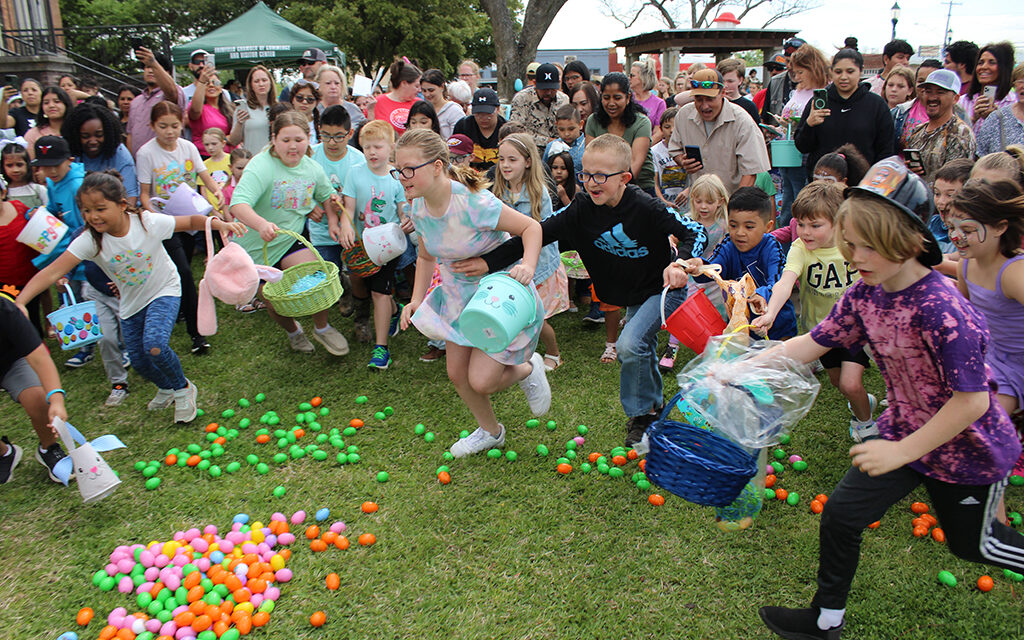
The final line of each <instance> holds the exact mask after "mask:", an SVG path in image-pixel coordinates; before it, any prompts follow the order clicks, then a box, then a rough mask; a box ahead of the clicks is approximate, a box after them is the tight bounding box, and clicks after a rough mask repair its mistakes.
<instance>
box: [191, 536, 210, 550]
mask: <svg viewBox="0 0 1024 640" xmlns="http://www.w3.org/2000/svg"><path fill="white" fill-rule="evenodd" d="M192 548H193V549H195V550H196V551H198V552H199V553H206V551H207V549H209V548H210V543H209V542H207V541H206V540H203V539H202V538H193V539H192Z"/></svg>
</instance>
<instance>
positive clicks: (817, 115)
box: [793, 45, 895, 170]
mask: <svg viewBox="0 0 1024 640" xmlns="http://www.w3.org/2000/svg"><path fill="white" fill-rule="evenodd" d="M804 46H806V45H804ZM802 48H803V47H801V49H802ZM794 55H795V54H794ZM863 69H864V57H863V56H862V55H861V54H860V52H859V51H857V50H855V49H842V50H840V51H839V53H837V54H836V55H835V56H833V57H832V67H831V72H832V84H831V85H830V86H829V87H828V88H827V89H826V90H825V105H824V107H825V108H823V109H822V108H816V107H820V106H821V105H816V104H814V102H815V101H814V100H813V99H812V100H810V101H809V102H808V103H807V106H806V107H804V112H803V116H802V117H801V118H800V126H799V127H797V130H796V134H795V135H794V136H793V137H794V139H795V141H796V148H797V149H798V150H799V151H800V152H801V153H806V154H807V162H806V166H807V167H808V169H809V170H813V169H814V165H816V164H817V163H818V160H819V159H820V158H821V157H822V156H823V155H825V154H826V153H831V152H833V151H835V150H836V149H838V148H839V147H841V146H843V145H844V144H848V143H849V144H852V145H854V146H855V147H857V150H858V151H860V152H861V154H863V155H864V157H865V158H866V159H867V161H868V163H869V164H874V163H876V162H878V161H879V160H881V159H882V158H887V157H889V156H891V155H893V153H895V151H894V140H893V138H894V135H893V123H892V113H891V112H890V111H889V105H887V104H886V102H885V100H884V99H883V98H882V96H880V95H878V94H875V93H871V87H870V86H869V85H867V84H861V83H860V76H861V72H862V71H863Z"/></svg>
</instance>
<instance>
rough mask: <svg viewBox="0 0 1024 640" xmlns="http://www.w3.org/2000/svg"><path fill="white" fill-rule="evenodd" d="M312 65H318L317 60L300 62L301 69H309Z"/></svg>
mask: <svg viewBox="0 0 1024 640" xmlns="http://www.w3.org/2000/svg"><path fill="white" fill-rule="evenodd" d="M311 64H316V60H299V66H300V67H308V66H309V65H311Z"/></svg>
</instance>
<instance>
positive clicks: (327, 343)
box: [313, 327, 348, 356]
mask: <svg viewBox="0 0 1024 640" xmlns="http://www.w3.org/2000/svg"><path fill="white" fill-rule="evenodd" d="M313 339H314V340H316V341H317V342H319V343H320V344H322V345H324V349H327V353H329V354H331V355H332V356H343V355H345V354H346V353H348V340H346V339H345V336H343V335H341V332H339V331H338V330H337V329H335V328H334V327H327V331H324V332H323V333H320V332H319V331H313Z"/></svg>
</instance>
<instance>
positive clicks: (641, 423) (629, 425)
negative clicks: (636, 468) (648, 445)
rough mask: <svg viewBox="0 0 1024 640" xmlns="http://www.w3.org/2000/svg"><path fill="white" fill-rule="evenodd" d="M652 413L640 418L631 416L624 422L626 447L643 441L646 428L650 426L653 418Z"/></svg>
mask: <svg viewBox="0 0 1024 640" xmlns="http://www.w3.org/2000/svg"><path fill="white" fill-rule="evenodd" d="M657 417H658V416H656V415H655V414H653V413H647V414H644V415H642V416H633V417H632V418H630V419H629V420H627V421H626V446H627V447H632V446H633V445H635V444H637V443H638V442H640V441H641V440H643V437H644V434H645V433H647V427H649V426H651V424H652V423H653V422H654V420H655V418H657Z"/></svg>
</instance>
